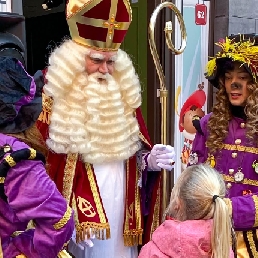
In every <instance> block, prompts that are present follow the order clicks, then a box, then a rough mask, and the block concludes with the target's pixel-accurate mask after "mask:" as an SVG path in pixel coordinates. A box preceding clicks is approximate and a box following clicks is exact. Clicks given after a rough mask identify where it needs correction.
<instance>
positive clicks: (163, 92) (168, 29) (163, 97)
mask: <svg viewBox="0 0 258 258" xmlns="http://www.w3.org/2000/svg"><path fill="white" fill-rule="evenodd" d="M165 7H168V8H170V9H171V10H172V11H174V13H175V15H176V16H177V19H178V22H179V25H180V30H181V38H182V42H181V48H180V49H176V48H175V47H174V45H173V43H172V40H171V34H172V31H173V30H172V22H171V21H169V22H166V26H165V35H166V44H167V46H168V48H169V49H170V50H171V51H172V53H174V54H175V55H180V54H182V53H183V51H184V49H185V47H186V28H185V24H184V20H183V17H182V15H181V13H180V11H179V10H178V9H177V7H176V6H175V5H174V4H173V3H171V2H162V3H161V4H159V5H158V6H157V7H156V9H155V10H154V12H153V14H152V16H151V19H150V24H149V44H150V50H151V54H152V57H153V60H154V63H155V66H156V70H157V73H158V76H159V80H160V89H159V93H160V103H161V143H162V144H167V96H168V90H167V89H166V85H165V75H164V72H163V69H162V66H161V63H160V59H159V55H158V52H157V48H156V44H155V33H154V31H155V25H156V20H157V16H158V14H159V13H160V11H161V10H162V9H163V8H165ZM169 195H170V192H169V189H168V177H167V171H166V170H165V169H162V212H163V213H164V212H165V210H166V208H167V205H168V202H169Z"/></svg>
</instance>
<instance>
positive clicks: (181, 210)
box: [166, 165, 232, 258]
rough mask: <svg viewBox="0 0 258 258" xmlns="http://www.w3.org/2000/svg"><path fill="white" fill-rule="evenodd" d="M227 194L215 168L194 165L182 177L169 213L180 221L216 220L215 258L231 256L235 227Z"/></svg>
mask: <svg viewBox="0 0 258 258" xmlns="http://www.w3.org/2000/svg"><path fill="white" fill-rule="evenodd" d="M225 194H226V186H225V182H224V180H223V178H222V176H221V175H220V174H219V173H218V172H217V171H216V170H215V169H213V168H211V167H210V166H207V165H195V166H190V167H188V168H186V170H185V171H184V172H183V173H182V174H181V175H180V177H179V178H178V180H177V182H176V184H175V186H174V188H173V190H172V193H171V200H170V204H169V206H168V209H167V210H166V215H169V216H171V217H173V218H174V219H176V220H180V221H184V220H205V219H213V228H212V233H211V248H212V250H211V251H212V256H211V257H212V258H222V257H223V258H228V257H229V256H230V250H231V232H232V225H231V218H230V214H229V210H228V207H227V204H226V203H225V202H224V200H223V198H225ZM178 203H179V205H178Z"/></svg>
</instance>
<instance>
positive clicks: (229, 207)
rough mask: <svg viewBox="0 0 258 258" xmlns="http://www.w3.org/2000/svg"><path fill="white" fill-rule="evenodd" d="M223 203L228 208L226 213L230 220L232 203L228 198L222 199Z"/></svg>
mask: <svg viewBox="0 0 258 258" xmlns="http://www.w3.org/2000/svg"><path fill="white" fill-rule="evenodd" d="M223 201H224V202H225V203H226V205H227V207H228V211H229V216H230V218H232V211H233V209H232V201H231V200H230V199H229V198H224V199H223Z"/></svg>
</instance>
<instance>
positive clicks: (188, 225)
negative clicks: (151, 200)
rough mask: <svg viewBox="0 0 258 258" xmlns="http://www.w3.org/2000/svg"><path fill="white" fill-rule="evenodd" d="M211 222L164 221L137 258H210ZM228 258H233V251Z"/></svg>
mask: <svg viewBox="0 0 258 258" xmlns="http://www.w3.org/2000/svg"><path fill="white" fill-rule="evenodd" d="M211 230H212V220H187V221H183V222H181V221H177V220H166V221H165V222H164V223H163V224H161V225H160V226H159V227H158V228H157V229H156V230H155V231H154V233H153V236H152V240H151V241H150V242H149V243H147V244H146V245H144V246H143V247H142V249H141V252H140V255H139V258H190V257H191V258H210V257H211ZM229 258H234V255H233V251H231V253H230V257H229Z"/></svg>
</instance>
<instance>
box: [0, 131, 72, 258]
mask: <svg viewBox="0 0 258 258" xmlns="http://www.w3.org/2000/svg"><path fill="white" fill-rule="evenodd" d="M4 145H9V146H10V147H11V148H12V151H13V152H15V151H17V150H21V149H28V148H29V147H28V146H27V145H26V144H25V143H23V142H21V141H19V140H17V139H16V138H14V137H11V136H6V135H4V134H0V146H4ZM7 156H8V154H6V155H5V158H6V157H7ZM2 162H3V159H2V160H1V161H0V164H1V163H2ZM0 182H1V183H4V193H5V195H6V197H7V200H8V201H4V200H3V199H2V198H0V238H1V242H2V248H3V254H4V257H6V258H13V257H15V256H17V255H19V254H24V255H25V256H26V257H32V258H39V257H47V258H55V257H57V254H58V253H59V251H60V250H61V249H62V248H63V245H64V244H65V243H66V242H67V241H69V240H70V237H71V235H72V232H73V229H74V221H73V212H72V210H71V208H69V207H68V206H67V204H66V201H65V200H64V198H63V197H62V196H61V194H60V193H59V192H58V190H57V189H56V186H55V184H54V183H53V182H52V180H51V179H50V178H49V176H48V175H47V173H46V170H45V168H44V164H43V162H42V161H40V160H29V159H27V160H22V161H20V162H18V163H17V164H16V165H15V166H13V167H11V168H10V169H9V170H8V173H7V176H6V178H1V177H0ZM31 220H33V222H34V224H35V228H34V229H27V225H28V223H29V221H31Z"/></svg>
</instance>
